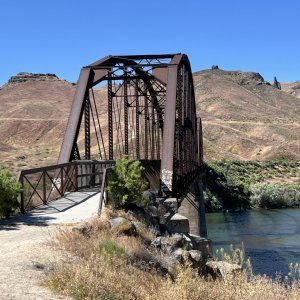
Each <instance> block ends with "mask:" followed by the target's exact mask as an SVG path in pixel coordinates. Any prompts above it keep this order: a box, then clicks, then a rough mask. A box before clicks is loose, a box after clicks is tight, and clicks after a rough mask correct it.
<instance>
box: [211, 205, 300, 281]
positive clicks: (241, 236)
mask: <svg viewBox="0 0 300 300" xmlns="http://www.w3.org/2000/svg"><path fill="white" fill-rule="evenodd" d="M206 221H207V230H208V238H210V239H211V240H212V244H213V250H214V252H215V250H216V249H220V248H224V249H225V250H228V249H229V245H230V244H233V245H235V246H237V247H240V245H241V242H243V243H244V248H245V250H246V256H247V257H249V256H250V258H251V263H252V267H253V271H254V273H255V274H266V275H269V276H275V274H276V272H280V273H281V274H282V275H283V276H285V275H287V273H288V272H289V263H291V262H299V263H300V208H287V209H272V210H263V209H261V210H250V211H244V212H240V213H208V214H206Z"/></svg>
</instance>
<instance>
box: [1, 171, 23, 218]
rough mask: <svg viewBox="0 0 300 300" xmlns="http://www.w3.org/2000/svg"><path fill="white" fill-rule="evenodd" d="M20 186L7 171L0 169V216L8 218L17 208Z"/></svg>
mask: <svg viewBox="0 0 300 300" xmlns="http://www.w3.org/2000/svg"><path fill="white" fill-rule="evenodd" d="M20 191H21V185H20V184H19V183H18V182H17V180H16V179H15V178H14V177H13V176H12V175H11V173H10V172H9V171H8V170H7V169H0V216H2V217H5V218H9V216H10V215H11V214H12V213H13V212H14V211H15V209H16V208H18V207H19V203H18V195H19V193H20Z"/></svg>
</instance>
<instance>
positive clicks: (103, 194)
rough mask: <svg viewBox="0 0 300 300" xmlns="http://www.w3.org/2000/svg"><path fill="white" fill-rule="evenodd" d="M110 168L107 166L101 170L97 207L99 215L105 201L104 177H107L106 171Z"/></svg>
mask: <svg viewBox="0 0 300 300" xmlns="http://www.w3.org/2000/svg"><path fill="white" fill-rule="evenodd" d="M111 168H112V167H108V168H106V169H104V172H103V176H102V184H101V191H100V199H99V207H98V215H99V216H100V215H101V212H102V207H103V202H105V201H106V190H105V189H106V186H107V180H106V177H107V173H108V172H107V171H108V170H109V169H111Z"/></svg>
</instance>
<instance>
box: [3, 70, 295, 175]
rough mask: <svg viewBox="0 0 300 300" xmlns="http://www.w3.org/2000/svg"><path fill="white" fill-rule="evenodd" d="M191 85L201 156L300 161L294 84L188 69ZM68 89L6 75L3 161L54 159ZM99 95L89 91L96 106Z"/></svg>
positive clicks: (13, 165)
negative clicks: (200, 130)
mask: <svg viewBox="0 0 300 300" xmlns="http://www.w3.org/2000/svg"><path fill="white" fill-rule="evenodd" d="M194 85H195V90H196V101H197V109H198V113H199V115H201V117H202V120H203V132H204V146H205V158H206V159H222V158H227V159H269V158H276V157H282V156H284V157H293V158H298V159H299V158H300V99H299V98H298V97H299V95H300V92H299V91H300V88H299V81H297V82H295V83H290V84H281V86H282V90H279V89H277V88H275V87H273V86H272V85H271V84H270V83H268V82H266V81H264V79H263V78H262V76H261V75H260V74H258V73H252V72H241V71H223V70H220V69H210V70H203V71H200V72H197V73H194ZM74 92H75V85H74V84H71V83H69V82H67V81H64V80H60V79H59V78H58V77H57V76H55V75H54V74H30V73H20V74H18V75H17V76H14V77H12V78H11V79H10V80H9V82H8V83H7V84H6V85H4V86H3V87H2V88H1V89H0V137H1V139H0V160H1V165H6V166H9V168H10V169H12V170H13V171H14V172H17V171H18V170H19V169H20V168H22V167H24V166H29V167H35V166H43V165H47V164H50V163H55V162H56V161H57V158H58V153H59V149H60V145H61V142H62V139H63V136H64V131H65V127H66V123H67V120H68V116H69V112H70V108H71V103H72V100H73V96H74ZM104 94H105V88H98V89H96V90H95V97H96V99H97V98H98V99H99V101H101V107H102V108H103V107H105V105H104V103H105V99H104V96H105V95H104ZM99 114H100V115H101V122H102V121H103V123H105V116H106V113H105V112H101V111H99ZM103 123H102V124H103ZM106 135H107V132H106V130H105V129H104V136H106Z"/></svg>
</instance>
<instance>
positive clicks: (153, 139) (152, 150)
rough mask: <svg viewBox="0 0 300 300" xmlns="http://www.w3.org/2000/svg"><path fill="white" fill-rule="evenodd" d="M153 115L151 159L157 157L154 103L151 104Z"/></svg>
mask: <svg viewBox="0 0 300 300" xmlns="http://www.w3.org/2000/svg"><path fill="white" fill-rule="evenodd" d="M151 115H152V116H151V159H155V134H154V131H155V116H154V106H153V104H151Z"/></svg>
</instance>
